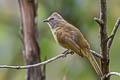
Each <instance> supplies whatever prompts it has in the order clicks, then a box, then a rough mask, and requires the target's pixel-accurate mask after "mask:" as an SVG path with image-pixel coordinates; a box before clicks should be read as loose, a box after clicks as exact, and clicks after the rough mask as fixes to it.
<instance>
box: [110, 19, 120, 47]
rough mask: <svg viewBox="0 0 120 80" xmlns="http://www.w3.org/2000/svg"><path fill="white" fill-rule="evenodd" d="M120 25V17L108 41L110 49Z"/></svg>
mask: <svg viewBox="0 0 120 80" xmlns="http://www.w3.org/2000/svg"><path fill="white" fill-rule="evenodd" d="M119 25H120V17H119V18H118V19H117V21H116V23H115V26H114V28H113V31H112V32H111V36H112V37H111V38H110V39H109V41H108V49H110V47H111V45H112V42H113V39H114V37H115V34H116V32H117V29H118V27H119Z"/></svg>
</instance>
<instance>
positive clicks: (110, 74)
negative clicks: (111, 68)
mask: <svg viewBox="0 0 120 80" xmlns="http://www.w3.org/2000/svg"><path fill="white" fill-rule="evenodd" d="M112 75H116V76H120V73H118V72H109V73H108V74H107V75H106V77H109V76H112Z"/></svg>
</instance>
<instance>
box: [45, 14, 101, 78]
mask: <svg viewBox="0 0 120 80" xmlns="http://www.w3.org/2000/svg"><path fill="white" fill-rule="evenodd" d="M44 22H47V23H48V25H49V26H50V28H51V31H52V33H53V36H54V38H55V40H56V41H57V43H58V44H60V45H61V46H62V47H64V48H67V49H71V50H72V51H74V52H75V53H77V54H78V55H80V56H82V57H83V56H86V57H87V58H88V59H89V61H90V63H91V64H92V66H93V68H94V69H95V71H96V72H97V74H98V75H99V76H100V77H102V76H103V74H102V72H101V69H100V68H99V65H98V64H97V62H96V60H95V58H94V56H93V55H92V54H91V52H90V46H89V44H88V41H87V40H86V39H85V38H84V36H83V35H82V33H81V32H80V30H79V29H77V28H76V27H74V26H73V25H71V24H69V23H68V22H67V21H65V20H64V19H63V18H62V17H61V16H60V15H59V14H58V13H57V12H54V13H53V14H52V15H51V16H50V17H49V18H48V19H46V20H44Z"/></svg>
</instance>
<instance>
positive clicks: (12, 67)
mask: <svg viewBox="0 0 120 80" xmlns="http://www.w3.org/2000/svg"><path fill="white" fill-rule="evenodd" d="M72 53H73V52H72V51H70V50H66V51H64V52H63V53H61V54H59V55H57V56H55V57H53V58H51V59H48V60H46V61H43V62H41V63H37V64H33V65H26V66H8V65H0V68H11V69H29V68H34V67H38V66H41V65H45V64H47V63H50V62H53V61H55V60H57V59H59V58H62V57H65V56H66V55H68V54H72Z"/></svg>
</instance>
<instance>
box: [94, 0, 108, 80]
mask: <svg viewBox="0 0 120 80" xmlns="http://www.w3.org/2000/svg"><path fill="white" fill-rule="evenodd" d="M94 20H95V21H96V22H97V23H98V24H99V32H100V53H101V55H102V57H103V58H102V59H101V68H102V72H103V74H104V75H105V74H107V73H109V52H108V48H107V41H106V40H107V39H108V35H107V2H106V0H100V18H94ZM103 80H109V78H105V79H103Z"/></svg>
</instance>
